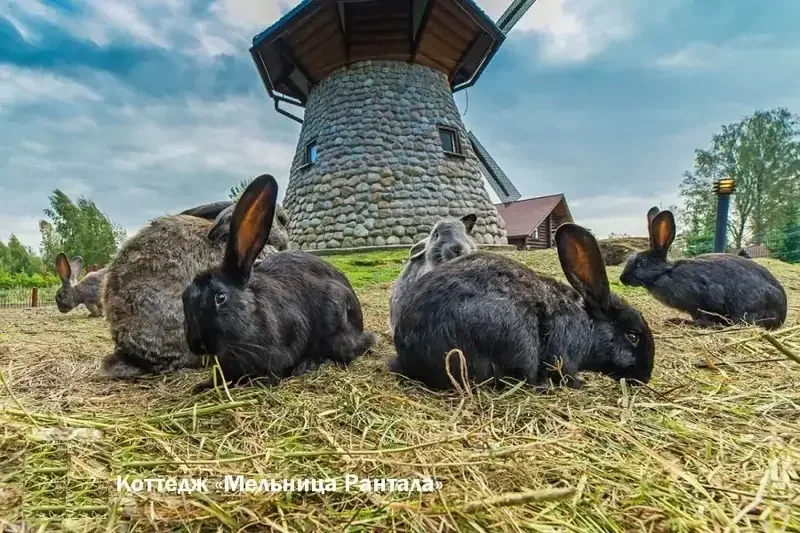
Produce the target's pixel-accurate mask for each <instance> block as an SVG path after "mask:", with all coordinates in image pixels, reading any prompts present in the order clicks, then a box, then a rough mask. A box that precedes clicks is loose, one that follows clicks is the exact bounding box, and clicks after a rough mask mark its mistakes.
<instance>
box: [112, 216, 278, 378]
mask: <svg viewBox="0 0 800 533" xmlns="http://www.w3.org/2000/svg"><path fill="white" fill-rule="evenodd" d="M233 208H234V203H233V202H217V203H212V204H206V205H201V206H197V207H194V208H191V209H187V210H186V211H183V212H182V213H180V214H178V215H168V216H163V217H159V218H156V219H154V220H152V221H151V222H149V223H148V224H147V225H145V226H144V227H143V228H142V229H140V230H139V232H138V233H136V234H135V235H133V236H131V237H130V238H129V239H128V240H127V241H126V242H125V243H124V244H123V245H122V247H121V249H120V250H119V251H118V252H117V255H116V256H115V258H114V260H113V261H112V262H111V264H110V265H109V266H108V267H107V270H108V272H107V275H106V279H105V283H104V287H103V305H104V307H105V314H106V321H107V322H108V325H109V328H110V330H111V337H112V339H113V341H114V352H113V353H112V354H111V355H109V356H107V357H106V358H104V360H103V363H102V366H101V372H102V373H103V374H104V375H107V376H111V377H114V378H119V379H131V378H136V377H139V376H142V375H147V374H150V375H155V374H169V373H172V372H176V371H178V370H180V369H183V368H198V367H200V366H202V358H201V357H198V356H196V355H194V354H192V353H191V350H189V346H188V345H187V344H186V336H185V334H184V323H183V320H184V315H183V302H182V301H181V295H182V294H183V291H184V289H186V287H187V286H188V285H189V284H190V283H191V282H192V280H193V279H194V277H195V276H196V275H197V274H199V273H200V272H202V271H204V270H206V269H208V268H211V267H213V266H214V265H216V264H218V263H219V262H220V261H221V260H222V257H223V256H224V254H225V244H226V241H227V236H228V228H229V226H230V218H231V214H232V213H233ZM270 237H271V238H270V242H269V244H268V245H267V246H265V247H264V250H263V251H262V253H261V258H263V257H266V256H267V255H269V254H272V253H277V252H278V251H280V250H283V249H285V248H286V246H287V243H288V241H289V238H288V233H287V232H286V229H285V227H284V226H283V225H282V224H281V223H280V222H278V223H277V224H276V228H275V231H274V233H273V234H272V235H271V236H270Z"/></svg>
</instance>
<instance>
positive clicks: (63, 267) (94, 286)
mask: <svg viewBox="0 0 800 533" xmlns="http://www.w3.org/2000/svg"><path fill="white" fill-rule="evenodd" d="M82 270H83V258H82V257H81V256H79V255H78V256H75V257H73V258H72V260H68V259H67V256H66V254H64V253H59V254H58V255H57V256H56V272H57V273H58V277H59V278H61V286H60V287H59V288H58V290H57V291H56V306H57V307H58V310H59V311H61V312H62V313H68V312H70V311H71V310H73V309H75V308H76V307H78V306H79V305H81V304H83V305H84V306H86V309H88V310H89V316H92V317H99V316H103V303H102V294H103V293H102V287H103V279H104V278H105V275H106V271H107V269H105V268H101V269H100V270H97V271H95V272H89V273H88V274H86V275H85V276H84V277H83V279H81V280H80V281H78V275H80V273H81V271H82Z"/></svg>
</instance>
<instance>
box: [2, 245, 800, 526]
mask: <svg viewBox="0 0 800 533" xmlns="http://www.w3.org/2000/svg"><path fill="white" fill-rule="evenodd" d="M401 255H402V254H401ZM401 255H397V254H394V255H392V254H391V253H383V254H378V255H370V254H364V255H361V256H359V257H347V256H335V257H332V258H331V261H333V262H335V264H337V265H338V266H340V267H342V268H343V269H345V271H346V272H347V273H348V275H349V276H350V277H351V279H354V280H356V281H355V282H354V283H355V284H356V287H357V290H358V291H359V294H360V296H361V298H362V303H363V306H364V312H365V316H366V317H367V322H368V326H369V327H370V328H371V329H372V330H373V331H376V332H383V331H384V330H385V328H386V323H387V321H386V316H387V312H388V295H389V287H390V284H389V281H388V280H391V279H392V278H393V277H394V276H395V275H396V274H397V272H398V271H399V269H400V266H401V261H400V257H401ZM510 255H512V256H514V257H517V258H519V259H521V260H523V261H525V262H526V263H528V264H531V265H533V266H534V267H535V268H537V269H539V270H542V271H545V272H550V273H553V274H557V273H558V272H559V268H558V261H557V259H556V256H555V255H554V254H553V253H552V252H534V253H529V252H518V253H511V254H510ZM359 261H360V262H361V263H360V264H359ZM759 261H761V260H759ZM763 262H764V263H765V264H767V265H768V266H769V267H770V268H771V269H772V270H773V271H774V272H775V274H776V275H777V276H778V277H779V278H780V279H781V280H782V282H783V283H784V284H785V287H786V289H787V291H788V293H789V297H790V305H791V310H790V318H789V321H788V323H787V324H786V326H785V327H784V328H782V329H781V330H778V331H775V332H772V333H771V334H770V335H769V336H767V335H765V334H764V332H763V331H762V330H759V329H755V328H750V327H738V326H737V327H730V328H727V329H724V330H719V331H703V330H696V329H689V328H686V327H678V326H670V325H666V324H665V323H664V320H665V319H667V318H669V317H671V316H675V313H674V312H672V311H670V310H668V309H666V308H664V307H663V306H661V305H660V304H658V303H657V302H655V301H654V300H653V299H652V298H650V297H649V296H648V295H647V294H646V293H644V292H643V291H641V290H638V289H636V290H633V289H629V288H626V287H622V286H620V285H619V283H616V282H614V280H615V277H616V276H618V275H619V268H610V269H609V274H610V277H611V279H612V287H613V288H614V290H615V291H617V292H619V293H620V294H622V295H623V296H624V297H625V298H627V299H628V300H629V301H630V302H633V303H635V304H636V305H637V306H638V307H639V308H640V309H642V311H643V313H644V314H645V316H646V318H647V320H648V321H649V323H650V325H651V327H652V329H653V330H654V333H655V335H656V345H657V359H656V366H655V373H654V378H653V380H652V382H651V383H650V385H649V386H648V387H637V388H634V387H630V386H628V385H626V384H625V383H624V382H620V383H617V382H613V381H611V380H609V379H607V378H604V377H601V376H596V375H587V374H584V377H585V378H586V385H585V387H584V388H583V389H582V390H578V391H576V390H566V389H565V390H559V391H557V392H554V393H552V394H548V395H539V394H535V393H533V392H531V391H530V390H529V389H528V388H526V387H523V386H516V387H512V388H509V389H507V390H505V391H499V392H497V391H490V390H483V389H480V390H477V391H473V392H472V393H471V394H467V393H462V394H458V393H450V394H444V393H432V392H429V391H426V390H424V389H422V388H421V387H420V386H418V385H416V384H412V383H408V382H405V381H402V380H399V379H397V378H396V377H395V376H392V375H390V374H389V373H388V372H387V370H386V364H387V361H388V360H389V358H390V357H391V356H392V355H393V349H392V346H391V344H390V342H389V341H388V339H387V338H386V337H385V335H384V336H382V337H381V341H380V344H379V345H378V350H377V353H376V354H374V355H372V356H366V357H363V358H361V359H359V360H358V361H357V362H356V363H355V364H354V365H352V366H351V367H350V368H349V369H347V370H343V369H339V368H335V367H325V368H322V369H319V370H317V371H315V372H312V373H310V374H308V375H305V376H302V377H298V378H294V379H290V380H287V381H286V382H284V383H282V384H281V385H280V386H278V387H275V388H271V389H254V388H243V389H232V390H230V391H216V390H214V391H209V392H207V393H205V394H204V395H202V396H200V397H197V398H192V397H191V396H190V391H191V389H192V387H193V386H194V385H195V384H196V383H197V382H199V381H201V380H202V379H204V378H205V377H206V375H207V373H205V372H184V373H180V374H176V375H172V376H166V377H157V378H150V379H145V380H141V381H139V382H136V383H123V382H117V381H110V380H104V379H101V378H99V377H98V375H97V370H98V367H99V363H100V358H101V357H102V356H104V355H106V354H107V353H109V352H110V350H111V342H110V339H109V334H108V332H107V330H106V329H105V324H104V322H103V321H102V319H91V318H87V317H86V314H87V313H86V312H85V311H83V310H79V311H76V312H73V313H71V314H67V315H62V314H59V313H58V312H57V311H56V310H54V309H28V310H9V311H0V370H2V377H3V380H2V383H0V408H1V409H2V411H0V428H2V434H0V519H2V520H5V523H6V524H7V525H8V526H9V527H11V524H17V525H19V524H20V523H22V522H26V523H29V524H38V523H41V522H42V521H51V522H52V523H51V524H50V526H49V528H48V529H56V528H62V529H72V530H81V531H83V530H86V531H88V530H94V529H103V530H118V529H123V528H126V527H127V528H130V530H159V531H164V530H177V529H181V530H187V531H200V530H204V531H205V530H220V531H229V530H239V529H240V528H241V529H246V530H253V531H266V530H272V531H343V530H350V531H420V532H423V531H425V532H427V531H455V530H469V531H486V532H490V531H491V532H494V531H515V532H516V531H576V532H592V531H594V532H607V531H755V530H758V531H800V512H798V509H799V508H800V479H799V478H798V476H799V473H798V465H800V430H799V429H798V428H800V387H799V385H800V364H798V362H797V361H796V360H793V358H792V357H791V355H790V354H794V355H796V354H799V353H800V308H798V305H800V304H799V303H798V302H800V268H797V267H790V266H787V265H783V264H781V263H778V262H775V261H763ZM364 265H368V266H364ZM561 279H563V276H561ZM240 475H241V476H243V477H242V480H243V482H246V481H245V480H248V479H251V480H253V481H252V483H255V484H258V480H259V479H266V480H268V481H267V482H266V487H267V488H268V487H269V480H274V481H275V483H276V485H277V486H278V488H280V489H282V488H283V486H282V483H283V480H284V479H285V480H302V479H307V480H319V481H314V484H311V483H309V485H307V486H304V488H306V489H309V490H305V491H298V490H295V491H284V490H278V491H275V492H272V491H267V492H259V490H258V488H256V490H255V492H248V491H246V490H245V491H241V492H240V491H237V490H233V491H227V492H226V491H225V490H223V489H224V488H225V487H224V486H223V485H217V483H218V482H220V483H223V484H224V479H225V476H230V477H229V486H228V487H227V488H228V489H230V488H233V489H236V488H238V485H237V486H231V482H230V480H233V483H234V484H235V483H236V480H237V479H238V478H237V476H240ZM117 476H121V477H123V478H125V477H126V476H127V482H128V483H135V480H136V479H140V480H147V479H162V480H165V479H167V478H170V477H172V478H174V479H175V481H174V483H175V484H176V485H175V486H171V485H167V486H165V487H164V488H165V489H170V488H171V489H173V490H172V491H168V492H157V491H151V492H147V491H140V492H133V491H128V490H127V488H126V486H124V485H123V487H122V490H120V491H118V490H117V484H116V480H117ZM188 479H194V480H198V479H207V480H208V481H207V488H208V491H207V492H184V493H178V492H177V491H176V490H174V489H176V488H178V484H179V483H180V482H181V480H188ZM380 479H384V480H389V479H392V480H402V479H406V480H417V482H416V483H418V484H419V485H417V486H412V485H409V486H405V485H403V483H406V482H398V481H394V482H392V481H385V482H384V487H383V488H385V489H388V488H399V489H406V491H405V492H403V491H391V492H389V491H379V492H369V491H362V490H360V489H362V488H367V487H366V486H365V485H364V484H363V480H380ZM428 479H430V480H433V481H432V482H435V483H437V484H440V486H439V485H435V486H434V487H435V490H430V491H422V490H420V489H423V488H426V487H425V486H424V483H428V481H427V480H428ZM331 480H332V481H331ZM354 480H357V481H354ZM348 482H349V486H347V485H346V484H347V483H348ZM187 483H188V482H187V481H184V486H183V488H184V489H188V488H190V487H189V486H188V485H187ZM392 483H393V484H394V486H393V487H392ZM409 483H410V482H409ZM334 484H335V485H336V486H335V487H334ZM262 487H263V486H262ZM287 487H288V488H291V487H289V486H288V485H287ZM131 488H135V487H133V486H132V487H131ZM155 488H157V487H155ZM195 488H200V487H199V486H198V487H195ZM251 488H252V485H251ZM295 488H297V487H295ZM372 488H381V487H380V486H378V487H375V486H372ZM427 488H430V486H428V487H427ZM314 489H316V490H314ZM326 489H331V490H326ZM409 489H414V490H409Z"/></svg>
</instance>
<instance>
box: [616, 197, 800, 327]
mask: <svg viewBox="0 0 800 533" xmlns="http://www.w3.org/2000/svg"><path fill="white" fill-rule="evenodd" d="M654 210H655V213H657V214H654ZM647 218H648V232H649V234H650V249H649V250H646V251H643V252H639V253H637V254H635V255H633V256H632V257H630V258H629V259H628V262H627V263H626V265H625V268H624V269H623V271H622V274H621V275H620V281H621V282H622V283H623V284H624V285H628V286H633V287H644V288H645V289H647V290H648V291H649V292H650V294H651V295H652V296H654V297H655V298H656V299H657V300H659V301H660V302H661V303H663V304H664V305H666V306H668V307H671V308H673V309H678V310H681V311H685V312H686V313H688V314H689V315H691V317H692V320H684V319H670V320H669V322H671V323H675V324H691V325H695V326H701V327H706V326H717V325H723V324H729V323H731V322H745V323H749V324H755V325H759V326H761V327H763V328H765V329H776V328H779V327H780V326H781V325H782V324H783V322H784V321H785V320H786V312H787V302H786V291H785V290H784V288H783V286H782V285H781V284H780V282H779V281H778V280H777V279H776V278H775V276H773V275H772V273H771V272H770V271H769V270H767V269H766V268H765V267H763V266H762V265H760V264H758V263H757V262H755V261H753V260H752V259H748V258H745V257H743V256H741V255H734V254H724V253H711V254H703V255H699V256H697V257H695V258H692V259H680V260H677V261H669V260H667V253H668V251H669V247H670V246H671V245H672V241H673V240H674V239H675V218H674V216H673V214H672V213H671V212H670V211H660V212H659V211H658V208H655V207H654V208H651V209H650V211H649V212H648V217H647Z"/></svg>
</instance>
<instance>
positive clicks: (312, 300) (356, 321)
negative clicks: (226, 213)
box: [183, 174, 377, 392]
mask: <svg viewBox="0 0 800 533" xmlns="http://www.w3.org/2000/svg"><path fill="white" fill-rule="evenodd" d="M277 196H278V184H277V183H276V181H275V178H273V177H272V176H270V175H269V174H264V175H262V176H259V177H258V178H256V179H255V180H254V181H253V182H252V183H250V185H249V186H248V187H247V188H246V189H245V191H244V193H243V194H242V196H241V198H240V199H239V201H238V202H237V204H236V207H235V209H234V211H233V215H232V217H231V221H230V232H229V234H228V241H227V247H226V249H225V255H224V258H222V259H221V260H220V261H218V264H217V265H215V267H214V268H211V269H208V270H206V271H204V272H202V273H199V274H198V275H197V276H196V277H195V278H194V281H193V282H192V283H191V285H190V286H188V287H187V288H186V290H185V291H184V292H183V311H184V313H185V321H184V322H185V324H186V340H187V343H188V345H189V347H190V349H191V351H192V352H193V353H194V354H196V355H198V356H200V355H216V356H217V358H218V361H219V365H220V368H221V370H222V373H223V374H224V377H225V380H226V381H229V382H231V383H232V384H234V385H236V384H245V383H249V382H252V381H262V382H263V383H264V384H269V385H274V384H277V383H278V382H279V381H280V380H281V379H283V378H286V377H289V376H298V375H301V374H303V373H305V372H308V371H309V370H312V369H315V368H317V367H319V366H320V365H322V364H324V363H326V362H333V363H336V364H339V365H342V366H346V365H347V364H349V363H350V362H352V361H353V360H354V359H355V358H356V357H358V356H360V355H362V354H364V353H366V352H368V351H370V350H371V349H372V347H373V346H374V345H375V343H376V341H377V337H376V336H375V335H374V334H373V333H371V332H368V331H364V319H363V314H362V310H361V303H360V302H359V300H358V297H357V296H356V293H355V291H354V290H353V288H352V286H351V285H350V282H349V281H348V280H347V278H346V277H345V275H344V274H343V273H342V272H341V271H339V270H338V269H336V268H335V267H333V266H332V265H330V264H329V263H327V262H325V261H323V260H322V259H320V258H319V257H317V256H314V255H311V254H308V253H305V252H299V251H284V252H280V253H277V254H274V255H270V256H268V257H266V258H265V259H264V260H263V261H262V262H261V263H260V264H258V265H255V266H254V264H253V263H254V260H255V258H256V256H257V255H258V253H259V251H260V250H261V249H262V248H263V247H264V244H265V243H266V242H267V239H268V238H269V236H270V232H271V229H272V224H273V217H274V213H275V202H276V198H277ZM212 386H213V378H212V380H209V381H206V382H203V383H200V384H199V385H198V386H197V387H196V388H195V392H201V391H203V390H205V389H207V388H210V387H212Z"/></svg>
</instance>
